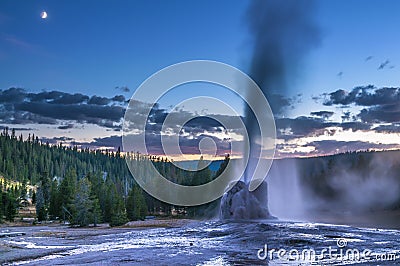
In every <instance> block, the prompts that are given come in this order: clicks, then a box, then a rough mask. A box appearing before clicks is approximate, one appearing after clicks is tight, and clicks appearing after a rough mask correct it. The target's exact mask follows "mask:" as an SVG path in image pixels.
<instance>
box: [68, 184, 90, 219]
mask: <svg viewBox="0 0 400 266" xmlns="http://www.w3.org/2000/svg"><path fill="white" fill-rule="evenodd" d="M90 190H91V188H90V182H89V180H88V179H87V178H82V179H81V180H79V182H78V186H77V188H76V193H75V198H74V201H73V206H72V210H73V212H72V213H73V223H74V224H77V225H79V226H87V225H89V223H90V221H91V210H92V200H91V199H90V194H91V192H90Z"/></svg>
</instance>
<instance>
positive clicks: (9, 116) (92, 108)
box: [0, 88, 125, 129]
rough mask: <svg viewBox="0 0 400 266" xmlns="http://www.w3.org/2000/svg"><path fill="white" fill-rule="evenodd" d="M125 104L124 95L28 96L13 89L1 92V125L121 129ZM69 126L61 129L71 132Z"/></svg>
mask: <svg viewBox="0 0 400 266" xmlns="http://www.w3.org/2000/svg"><path fill="white" fill-rule="evenodd" d="M124 100H125V98H124V97H123V96H122V95H116V96H114V97H113V98H106V97H100V96H96V95H95V96H92V97H89V96H87V95H84V94H81V93H75V94H71V93H66V92H61V91H54V90H53V91H42V92H39V93H27V92H26V91H25V90H24V89H21V88H9V89H7V90H0V123H4V124H32V123H34V124H52V125H54V124H60V123H61V122H62V121H68V122H69V121H71V122H79V123H91V124H97V125H99V126H103V127H109V128H117V127H119V124H120V122H121V119H122V117H123V114H124V111H125V108H124V107H122V106H121V102H123V101H124ZM110 103H112V105H110ZM68 122H67V126H66V125H65V124H61V125H60V126H59V129H68V128H71V126H69V124H71V123H68Z"/></svg>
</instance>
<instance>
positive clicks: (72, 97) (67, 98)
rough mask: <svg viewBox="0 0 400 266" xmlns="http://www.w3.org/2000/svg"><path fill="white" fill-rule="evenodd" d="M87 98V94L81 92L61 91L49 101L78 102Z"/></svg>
mask: <svg viewBox="0 0 400 266" xmlns="http://www.w3.org/2000/svg"><path fill="white" fill-rule="evenodd" d="M87 100H89V96H87V95H83V94H81V93H75V94H69V93H63V94H62V95H61V96H60V97H58V98H56V99H54V100H53V101H51V102H50V103H53V104H78V103H83V102H85V101H87Z"/></svg>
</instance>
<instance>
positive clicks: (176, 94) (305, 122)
mask: <svg viewBox="0 0 400 266" xmlns="http://www.w3.org/2000/svg"><path fill="white" fill-rule="evenodd" d="M249 3H250V1H218V2H217V1H197V2H195V1H39V0H37V1H15V0H12V1H11V0H10V1H8V0H2V1H1V2H0V73H1V78H0V90H1V91H0V110H1V111H0V126H1V127H9V128H16V129H17V134H20V133H23V135H24V136H27V135H28V133H31V134H32V133H33V134H35V135H37V136H39V137H40V138H42V140H43V141H49V142H50V143H57V142H60V141H62V142H64V143H71V142H72V143H75V144H78V145H81V146H82V147H91V148H98V147H103V148H104V147H108V148H116V147H118V146H119V145H121V144H120V143H121V140H120V136H121V119H122V118H123V115H124V109H125V107H126V106H127V102H126V101H127V100H129V98H130V97H131V96H132V94H133V92H134V91H135V89H136V88H137V87H138V86H139V85H140V84H141V83H142V82H144V81H145V80H146V79H147V78H148V77H149V76H150V75H152V74H154V73H155V72H157V71H159V70H161V69H162V68H164V67H167V66H169V65H171V64H175V63H179V62H182V61H187V60H195V59H206V60H215V61H220V62H224V63H227V64H230V65H232V66H234V67H237V68H238V69H240V70H242V71H243V72H245V73H248V74H249V75H250V76H251V74H250V73H249V68H250V63H251V62H250V55H251V54H252V53H253V51H252V49H253V44H252V38H251V33H250V32H249V27H248V25H247V23H246V21H245V20H246V19H245V17H246V16H249V15H250V16H251V14H248V6H249ZM315 3H316V9H315V18H314V20H315V25H316V26H317V27H318V29H319V36H318V39H319V40H318V43H317V44H316V45H315V47H314V48H313V49H312V50H311V51H310V52H309V53H307V55H306V56H304V59H303V60H302V62H301V64H299V69H298V71H297V74H296V75H295V76H293V77H292V78H291V79H290V80H289V81H288V86H289V88H288V89H287V91H285V93H282V97H284V98H285V99H286V103H287V106H284V108H285V112H283V113H282V114H276V125H277V133H278V134H277V138H278V139H277V156H278V157H291V156H315V155H322V154H331V153H336V152H344V151H348V150H366V149H397V148H400V84H399V77H400V53H399V47H400V33H399V28H400V16H399V15H398V13H399V11H400V2H399V1H372V0H370V1H361V0H360V1H317V2H315ZM43 11H45V12H47V15H48V16H47V18H45V19H43V18H41V12H43ZM265 34H266V35H268V32H266V33H265ZM197 95H207V96H212V97H216V98H222V99H223V100H224V101H225V102H227V103H229V104H231V105H232V106H236V107H237V108H239V109H241V110H243V108H242V104H243V103H242V101H241V100H240V99H239V98H238V97H237V96H235V95H233V94H232V93H228V92H227V91H226V90H224V89H223V88H216V86H213V85H209V84H192V85H185V86H181V87H180V88H177V89H176V90H174V91H172V92H171V93H169V94H168V95H165V97H163V98H162V99H161V100H160V102H159V107H158V109H159V111H160V112H159V113H162V114H166V113H168V112H170V111H171V110H170V109H171V107H170V106H173V105H176V104H177V103H179V102H180V101H182V100H184V99H186V98H190V97H192V96H197ZM270 101H271V99H270ZM272 105H273V104H272ZM191 108H192V109H191ZM200 110H201V109H200ZM181 111H182V110H181ZM184 111H187V112H190V111H196V108H195V107H193V106H192V107H187V109H186V110H184ZM241 115H244V113H241ZM157 121H158V120H157ZM201 123H204V124H201ZM198 124H200V125H198ZM190 128H193V129H194V128H196V129H199V128H200V129H201V130H200V131H199V130H197V131H196V133H193V134H192V135H191V134H188V135H186V136H183V138H187V141H186V142H185V141H183V143H186V144H184V145H188V146H187V149H186V151H187V152H188V153H189V151H191V150H192V149H190V147H191V146H192V145H194V144H196V143H198V140H199V139H201V138H202V137H203V136H212V137H213V138H215V139H216V141H217V142H218V141H221V147H225V146H224V145H225V144H224V142H225V141H226V140H224V139H223V138H224V137H223V136H222V135H221V134H220V130H218V126H215V125H213V124H212V123H211V122H210V121H197V122H196V121H195V122H194V123H193V125H189V126H188V131H190ZM196 140H197V142H196ZM233 141H235V140H233ZM183 150H185V148H183ZM153 151H154V152H155V153H156V152H157V151H158V149H157V148H154V149H153Z"/></svg>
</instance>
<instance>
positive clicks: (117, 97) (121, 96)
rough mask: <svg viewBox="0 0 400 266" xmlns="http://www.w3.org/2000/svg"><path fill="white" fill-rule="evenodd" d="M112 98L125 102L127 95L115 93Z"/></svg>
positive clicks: (115, 100)
mask: <svg viewBox="0 0 400 266" xmlns="http://www.w3.org/2000/svg"><path fill="white" fill-rule="evenodd" d="M111 100H112V101H114V102H125V96H123V95H115V96H114V97H112V98H111Z"/></svg>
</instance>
